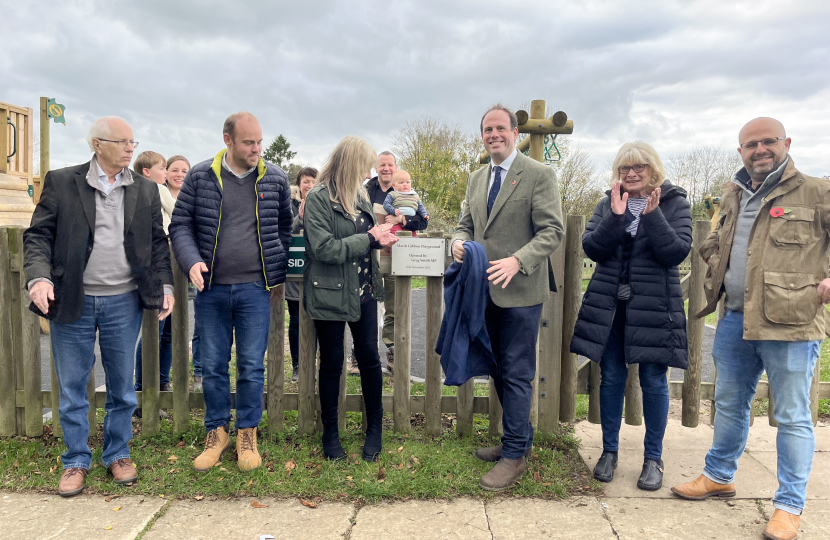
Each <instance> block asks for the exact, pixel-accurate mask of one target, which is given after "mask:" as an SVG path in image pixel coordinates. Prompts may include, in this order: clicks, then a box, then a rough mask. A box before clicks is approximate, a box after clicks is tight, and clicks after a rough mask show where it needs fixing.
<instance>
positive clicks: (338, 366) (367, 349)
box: [314, 299, 383, 428]
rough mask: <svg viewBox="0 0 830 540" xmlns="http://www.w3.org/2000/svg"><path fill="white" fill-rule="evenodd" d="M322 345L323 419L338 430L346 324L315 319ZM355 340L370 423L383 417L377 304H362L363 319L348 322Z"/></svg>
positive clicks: (325, 423) (324, 423)
mask: <svg viewBox="0 0 830 540" xmlns="http://www.w3.org/2000/svg"><path fill="white" fill-rule="evenodd" d="M314 328H315V329H316V330H317V340H318V343H319V344H320V419H321V420H322V422H323V426H325V427H327V428H336V427H337V402H338V398H339V396H340V375H341V373H342V372H343V352H344V335H343V334H344V332H345V330H346V321H323V320H319V319H315V320H314ZM349 329H350V330H351V332H352V339H353V340H354V355H355V358H356V359H357V365H358V367H359V368H360V385H361V387H362V389H363V402H364V404H365V405H366V415H367V417H368V418H367V421H368V422H369V423H370V424H371V423H372V422H373V421H374V422H377V423H379V422H380V421H381V420H382V418H383V403H382V401H381V398H382V396H381V393H382V387H383V373H382V372H381V365H380V358H379V357H378V303H377V301H375V300H373V299H370V300H367V301H365V302H363V303H361V304H360V319H359V320H358V321H355V322H349Z"/></svg>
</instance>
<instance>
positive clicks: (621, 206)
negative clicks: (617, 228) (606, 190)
mask: <svg viewBox="0 0 830 540" xmlns="http://www.w3.org/2000/svg"><path fill="white" fill-rule="evenodd" d="M621 190H622V184H620V183H619V182H614V185H613V186H612V187H611V211H612V212H614V214H615V215H617V216H621V215H623V214H625V209H626V208H627V207H628V193H623V194H622V197H620V191H621Z"/></svg>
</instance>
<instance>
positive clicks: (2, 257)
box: [0, 227, 17, 437]
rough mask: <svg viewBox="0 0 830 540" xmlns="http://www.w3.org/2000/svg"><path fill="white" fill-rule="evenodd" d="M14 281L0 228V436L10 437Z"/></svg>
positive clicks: (12, 423)
mask: <svg viewBox="0 0 830 540" xmlns="http://www.w3.org/2000/svg"><path fill="white" fill-rule="evenodd" d="M15 289H17V284H16V283H13V281H12V271H11V258H10V256H9V237H8V233H7V229H6V228H5V227H4V228H0V304H1V305H3V306H4V309H0V436H3V437H9V436H12V435H15V434H16V433H17V421H16V418H15V417H16V415H17V404H16V399H15V390H16V384H15V375H14V372H15V369H14V368H15V365H14V364H15V358H14V345H13V343H14V341H13V336H12V334H13V332H12V328H13V325H14V322H13V320H14V316H13V315H14V314H13V312H12V310H11V309H10V308H9V307H7V306H11V305H12V295H13V291H14V290H15Z"/></svg>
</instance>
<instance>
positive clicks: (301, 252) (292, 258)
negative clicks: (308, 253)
mask: <svg viewBox="0 0 830 540" xmlns="http://www.w3.org/2000/svg"><path fill="white" fill-rule="evenodd" d="M304 271H305V237H304V236H303V235H294V236H292V237H291V245H290V247H289V248H288V274H289V275H291V274H294V275H296V274H302V273H303V272H304Z"/></svg>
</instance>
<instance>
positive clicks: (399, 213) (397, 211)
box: [395, 208, 401, 216]
mask: <svg viewBox="0 0 830 540" xmlns="http://www.w3.org/2000/svg"><path fill="white" fill-rule="evenodd" d="M395 215H396V216H399V215H401V210H400V208H395Z"/></svg>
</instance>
